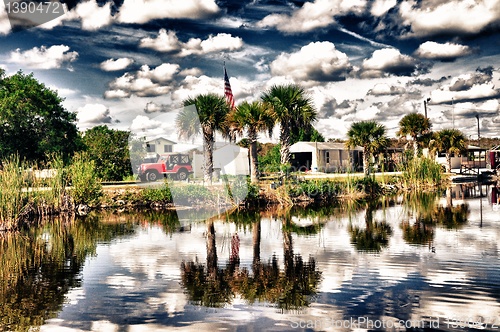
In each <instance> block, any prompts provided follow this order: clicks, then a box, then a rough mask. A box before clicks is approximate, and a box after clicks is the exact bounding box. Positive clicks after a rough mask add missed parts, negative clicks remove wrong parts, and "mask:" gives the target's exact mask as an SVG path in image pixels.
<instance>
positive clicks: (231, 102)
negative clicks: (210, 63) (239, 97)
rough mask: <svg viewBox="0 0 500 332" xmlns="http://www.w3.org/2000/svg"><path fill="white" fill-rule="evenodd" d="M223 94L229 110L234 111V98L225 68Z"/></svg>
mask: <svg viewBox="0 0 500 332" xmlns="http://www.w3.org/2000/svg"><path fill="white" fill-rule="evenodd" d="M224 94H225V95H226V101H227V104H228V105H229V107H231V109H234V96H233V91H232V90H231V84H229V77H227V71H226V67H224Z"/></svg>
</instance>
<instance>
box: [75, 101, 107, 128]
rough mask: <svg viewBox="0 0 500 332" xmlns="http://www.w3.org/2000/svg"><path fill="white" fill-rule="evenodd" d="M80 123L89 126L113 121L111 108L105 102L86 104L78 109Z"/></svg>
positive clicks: (77, 115)
mask: <svg viewBox="0 0 500 332" xmlns="http://www.w3.org/2000/svg"><path fill="white" fill-rule="evenodd" d="M76 117H77V119H78V124H79V126H81V127H88V126H91V125H96V124H99V123H111V120H112V119H111V116H110V112H109V108H107V107H106V106H105V105H103V104H85V106H82V107H79V108H78V109H77V110H76Z"/></svg>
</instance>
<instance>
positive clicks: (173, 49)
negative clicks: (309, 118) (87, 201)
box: [0, 0, 500, 140]
mask: <svg viewBox="0 0 500 332" xmlns="http://www.w3.org/2000/svg"><path fill="white" fill-rule="evenodd" d="M67 7H68V12H67V13H66V14H65V15H63V16H61V17H60V18H58V19H55V20H52V21H50V22H48V23H46V24H44V25H42V26H40V27H35V28H32V29H28V30H23V31H13V30H12V29H11V25H10V23H9V20H8V17H7V14H6V9H5V6H4V4H3V3H0V66H1V67H2V68H4V69H5V70H6V72H7V74H13V73H15V72H16V71H18V70H20V69H21V70H23V71H24V72H26V73H29V72H33V73H34V75H35V77H37V78H38V79H39V80H41V81H42V82H44V83H45V84H46V85H47V86H49V87H51V88H53V89H56V90H58V92H59V94H60V95H61V96H63V97H65V98H66V99H65V102H64V103H65V106H66V108H67V109H68V110H70V111H74V112H77V113H78V121H79V127H80V128H81V129H82V130H84V129H85V128H90V127H92V126H95V125H99V124H107V125H108V126H110V127H112V128H116V129H124V130H132V131H134V132H148V133H156V134H162V133H163V134H164V135H165V136H168V137H171V138H175V137H176V133H175V128H174V119H175V112H176V110H178V108H179V107H180V104H181V101H182V100H183V99H185V98H187V97H189V96H195V95H197V94H200V93H208V92H215V93H218V94H221V95H222V94H223V91H224V90H223V61H226V67H227V71H228V75H229V77H230V82H231V86H232V89H233V93H234V95H235V99H236V103H239V102H242V101H244V100H249V101H251V100H257V99H259V98H260V95H261V94H262V93H263V92H264V91H265V90H266V89H268V88H269V87H270V86H272V85H273V84H281V83H292V82H293V83H298V84H300V85H302V86H303V87H304V88H306V90H307V91H308V92H309V93H310V96H311V97H312V98H313V101H314V103H315V106H316V108H317V110H318V113H319V121H318V122H317V123H316V124H315V126H316V127H317V129H318V130H319V131H320V132H321V133H323V135H324V136H325V137H326V138H345V133H346V131H347V129H348V128H349V126H350V125H351V123H352V122H354V121H360V120H376V121H380V122H381V123H383V124H384V125H385V126H386V127H387V129H388V132H389V135H390V136H394V134H395V131H396V130H397V126H398V122H399V120H400V119H401V118H402V117H403V116H404V115H405V114H408V113H410V112H415V111H417V112H422V113H423V112H424V100H427V99H428V98H430V100H429V102H428V116H429V118H430V119H431V121H432V123H433V128H434V129H435V130H439V129H442V128H451V127H455V128H458V129H461V130H463V131H464V133H465V134H466V135H467V136H469V135H470V136H471V138H477V119H476V115H479V120H480V124H481V136H490V137H495V136H500V133H499V132H500V131H499V129H500V106H499V105H500V104H499V101H500V87H499V85H500V81H499V80H500V38H499V37H498V32H499V30H500V0H419V1H401V0H371V1H367V0H314V1H303V0H295V1H288V0H254V1H240V0H147V1H145V0H116V1H106V0H100V1H97V2H96V0H90V1H78V0H76V1H74V0H71V1H67ZM262 139H264V140H265V135H262Z"/></svg>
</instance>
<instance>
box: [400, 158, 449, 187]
mask: <svg viewBox="0 0 500 332" xmlns="http://www.w3.org/2000/svg"><path fill="white" fill-rule="evenodd" d="M401 171H402V176H401V184H402V186H403V188H406V189H428V188H432V187H438V186H440V185H441V183H442V181H443V175H442V172H441V165H439V164H438V163H437V162H435V161H434V160H431V159H429V158H425V157H422V158H413V159H411V160H410V161H408V162H407V163H406V165H403V166H402V170H401Z"/></svg>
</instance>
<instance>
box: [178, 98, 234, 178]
mask: <svg viewBox="0 0 500 332" xmlns="http://www.w3.org/2000/svg"><path fill="white" fill-rule="evenodd" d="M183 105H184V108H183V109H182V110H181V111H180V112H179V114H178V115H177V118H176V125H177V128H178V129H179V137H184V138H186V139H189V138H192V137H194V136H196V135H198V134H200V132H201V133H202V135H203V151H204V154H205V156H204V158H205V169H204V179H205V181H206V182H208V183H212V172H213V167H214V162H213V146H214V140H215V133H216V131H220V132H221V133H222V134H223V135H224V136H226V135H227V132H226V130H227V127H226V126H225V123H226V122H225V119H226V116H227V114H228V113H229V106H228V104H227V103H226V100H225V98H224V97H223V96H218V95H216V94H201V95H198V96H196V97H195V98H188V99H186V100H184V101H183ZM191 105H194V106H195V107H196V112H194V110H193V109H192V108H189V107H188V106H191Z"/></svg>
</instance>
